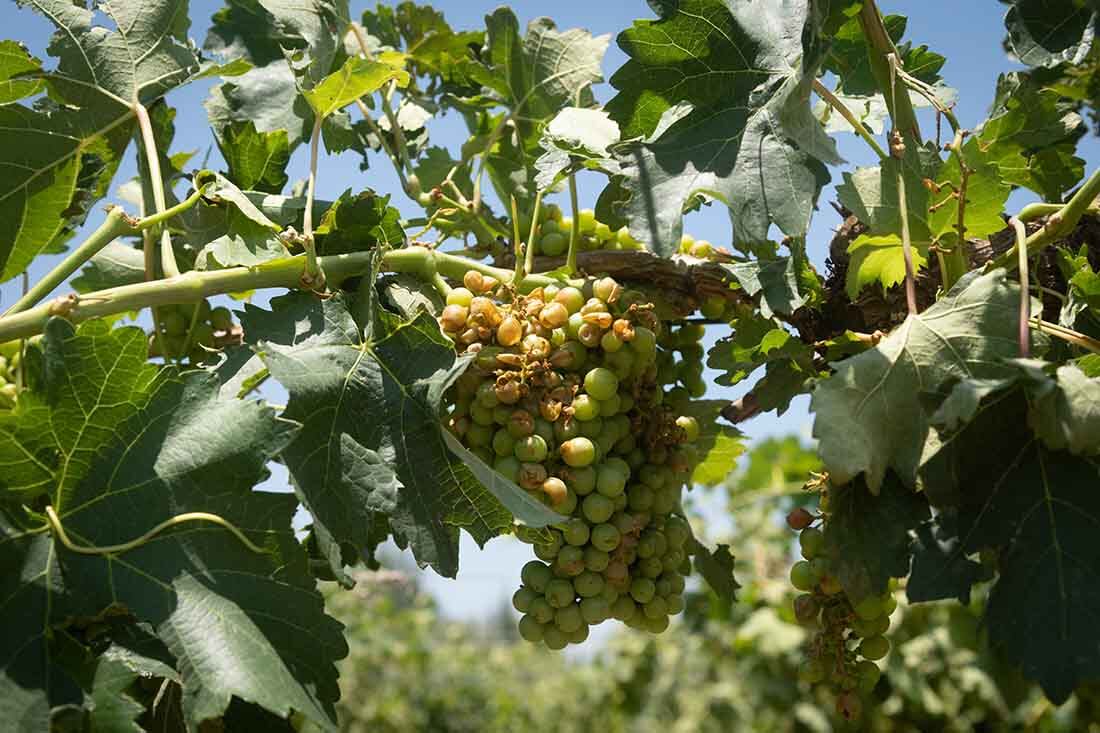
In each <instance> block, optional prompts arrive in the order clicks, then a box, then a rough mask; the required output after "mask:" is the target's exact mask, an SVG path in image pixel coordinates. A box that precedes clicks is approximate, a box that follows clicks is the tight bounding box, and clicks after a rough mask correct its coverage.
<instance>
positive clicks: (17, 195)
mask: <svg viewBox="0 0 1100 733" xmlns="http://www.w3.org/2000/svg"><path fill="white" fill-rule="evenodd" d="M21 4H23V5H27V6H30V7H32V8H34V9H35V10H37V11H38V12H40V13H42V14H43V15H44V16H46V17H47V18H49V19H50V21H51V22H52V23H53V24H54V25H55V26H57V33H56V34H55V35H54V37H53V40H52V42H51V43H50V46H49V52H50V54H51V55H52V56H54V57H56V58H57V59H58V64H57V67H56V69H53V70H47V71H44V72H43V73H42V75H41V78H42V79H43V80H44V81H45V84H46V86H47V88H48V90H49V92H50V94H51V97H52V99H53V100H55V101H56V102H58V104H52V105H46V106H45V109H38V108H36V109H33V110H32V109H30V108H27V107H25V106H23V105H20V104H10V105H4V106H2V107H0V171H2V172H3V175H2V176H0V280H5V279H8V278H10V277H12V276H14V275H15V274H17V273H19V272H20V271H22V270H23V269H24V268H25V267H26V266H27V265H28V264H29V263H30V261H31V260H33V259H34V257H35V256H36V255H38V254H39V253H41V252H42V251H44V250H45V248H46V247H48V246H50V245H51V243H53V242H54V241H55V239H56V238H57V237H59V236H60V235H62V233H63V231H64V230H65V228H66V227H67V226H68V225H69V224H70V223H72V221H73V220H74V219H75V220H76V221H77V223H79V221H80V220H82V216H83V214H84V212H85V211H86V210H87V207H88V206H89V205H90V203H91V201H88V200H86V199H87V198H88V196H87V194H90V193H94V194H95V195H94V196H92V199H93V200H94V198H97V197H98V196H101V195H102V193H103V188H104V187H105V186H106V182H107V181H106V180H105V179H109V178H110V176H111V174H113V172H114V170H115V167H116V166H117V164H118V159H119V158H120V157H121V155H122V152H123V150H124V149H125V147H126V144H127V142H128V140H129V135H130V129H129V128H130V126H131V125H132V124H133V120H134V116H133V109H132V104H133V102H134V101H135V100H137V101H140V102H142V103H143V104H145V105H147V106H148V105H150V104H152V102H153V101H155V100H156V99H158V98H160V97H161V96H163V95H164V94H165V93H166V92H167V91H168V90H170V89H172V88H173V87H175V86H178V85H179V84H181V83H183V82H185V81H187V80H188V79H190V78H191V77H192V76H193V75H194V74H195V73H197V71H198V68H199V64H198V57H197V55H196V54H195V50H194V49H193V48H192V47H191V45H190V43H189V42H188V40H187V26H188V23H189V20H188V4H187V0H154V1H153V2H138V1H136V0H123V1H122V2H102V3H97V4H96V5H95V6H94V7H85V6H84V5H82V4H73V3H71V2H66V1H65V0H25V2H22V3H21ZM97 12H98V13H102V14H105V15H106V16H107V17H108V18H109V20H110V22H111V23H112V24H113V26H114V28H109V27H107V26H104V25H97V24H96V22H95V15H96V13H97ZM119 29H122V30H119ZM89 155H94V156H95V158H96V159H95V160H92V159H89V158H88V156H89ZM92 163H94V165H90V164H92ZM81 194H85V195H83V196H82V195H81ZM74 204H75V206H74Z"/></svg>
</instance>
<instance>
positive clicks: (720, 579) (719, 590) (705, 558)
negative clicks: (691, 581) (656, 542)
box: [687, 537, 741, 606]
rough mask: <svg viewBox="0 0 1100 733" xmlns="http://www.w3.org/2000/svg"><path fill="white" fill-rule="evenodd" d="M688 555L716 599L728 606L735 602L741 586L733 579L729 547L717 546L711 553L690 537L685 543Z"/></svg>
mask: <svg viewBox="0 0 1100 733" xmlns="http://www.w3.org/2000/svg"><path fill="white" fill-rule="evenodd" d="M687 551H688V554H689V555H691V556H692V557H693V558H694V566H695V570H696V571H697V572H698V573H699V574H700V575H702V576H703V580H705V581H707V585H709V586H710V589H711V590H713V591H714V592H715V594H716V595H717V596H718V599H719V600H721V601H722V602H723V603H725V604H726V605H728V606H732V605H733V604H734V602H735V601H736V600H737V589H738V588H740V587H741V584H740V583H738V582H737V579H736V578H734V577H733V561H734V558H733V553H732V552H730V547H729V545H718V546H717V547H715V548H714V552H711V551H710V550H708V549H707V548H706V546H705V545H704V544H702V543H701V542H699V540H697V539H695V538H694V537H691V538H689V539H688V543H687Z"/></svg>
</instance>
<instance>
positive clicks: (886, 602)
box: [880, 591, 898, 617]
mask: <svg viewBox="0 0 1100 733" xmlns="http://www.w3.org/2000/svg"><path fill="white" fill-rule="evenodd" d="M880 603H881V604H882V615H883V616H887V617H889V616H890V614H892V613H893V612H894V611H895V610H896V609H897V607H898V599H897V598H894V594H893V593H891V592H889V591H887V592H886V594H885V595H883V596H882V600H881V601H880Z"/></svg>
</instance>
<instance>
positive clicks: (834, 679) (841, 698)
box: [787, 495, 897, 720]
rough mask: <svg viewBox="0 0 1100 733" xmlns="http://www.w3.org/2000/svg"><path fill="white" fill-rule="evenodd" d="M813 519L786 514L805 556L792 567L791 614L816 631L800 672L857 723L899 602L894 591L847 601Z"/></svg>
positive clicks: (804, 513)
mask: <svg viewBox="0 0 1100 733" xmlns="http://www.w3.org/2000/svg"><path fill="white" fill-rule="evenodd" d="M824 498H827V497H826V496H825V495H823V499H824ZM816 521H817V520H816V518H815V517H814V516H813V515H812V514H811V513H810V512H808V511H807V510H805V509H801V508H799V509H795V510H794V511H792V512H791V513H790V514H789V515H787V524H788V525H789V526H790V527H791V528H792V529H794V530H796V531H799V532H800V534H799V537H798V539H799V545H800V547H801V550H802V557H803V559H802V560H799V561H798V562H796V563H795V564H794V566H793V567H791V576H790V579H791V585H792V586H794V588H795V589H796V590H799V591H802V593H801V594H800V595H798V596H797V597H795V599H794V612H795V616H796V617H797V618H798V620H799V621H800V622H801V623H804V624H807V625H811V626H816V627H817V628H818V631H817V633H816V634H815V635H814V636H813V638H812V639H811V641H810V644H809V647H808V649H807V655H806V661H805V663H804V664H803V667H802V670H801V673H802V678H803V679H804V680H806V681H807V682H809V683H810V684H818V683H823V684H827V685H829V686H830V687H831V688H832V689H833V690H834V691H835V692H836V693H837V702H836V707H837V713H838V714H840V715H841V716H843V717H844V718H846V719H848V720H855V719H857V718H859V717H860V714H861V712H862V709H863V701H862V698H863V697H864V696H866V695H868V694H870V692H871V690H873V689H874V687H875V685H876V684H877V683H878V680H879V677H880V676H881V670H880V669H879V666H878V665H877V664H876V662H877V661H879V660H880V659H882V658H883V657H885V656H886V654H887V653H888V652H889V651H890V642H889V640H887V638H886V637H885V634H886V632H887V631H888V630H889V628H890V614H892V613H893V612H894V609H895V608H897V600H896V599H895V598H894V594H893V590H892V589H887V591H886V592H885V593H883V594H882V595H878V596H876V595H870V596H867V597H866V598H862V599H860V600H859V601H855V600H854V599H852V598H850V597H849V596H848V595H847V594H846V593H845V592H844V589H843V588H842V587H841V584H840V581H839V580H837V577H836V575H835V573H834V572H833V568H832V567H831V564H830V562H829V559H828V558H827V557H826V556H825V553H824V546H825V535H824V533H823V532H822V531H821V529H819V528H817V527H814V526H812V525H813V524H814V523H815V522H816Z"/></svg>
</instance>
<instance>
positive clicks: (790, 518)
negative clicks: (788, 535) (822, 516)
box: [787, 507, 814, 532]
mask: <svg viewBox="0 0 1100 733" xmlns="http://www.w3.org/2000/svg"><path fill="white" fill-rule="evenodd" d="M813 521H814V515H813V514H810V512H808V511H807V510H806V509H804V508H803V507H795V508H794V509H792V510H791V511H790V512H789V513H788V514H787V526H788V527H790V528H791V529H793V530H795V531H796V532H797V531H798V530H801V529H806V527H809V526H810V524H812V523H813Z"/></svg>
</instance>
